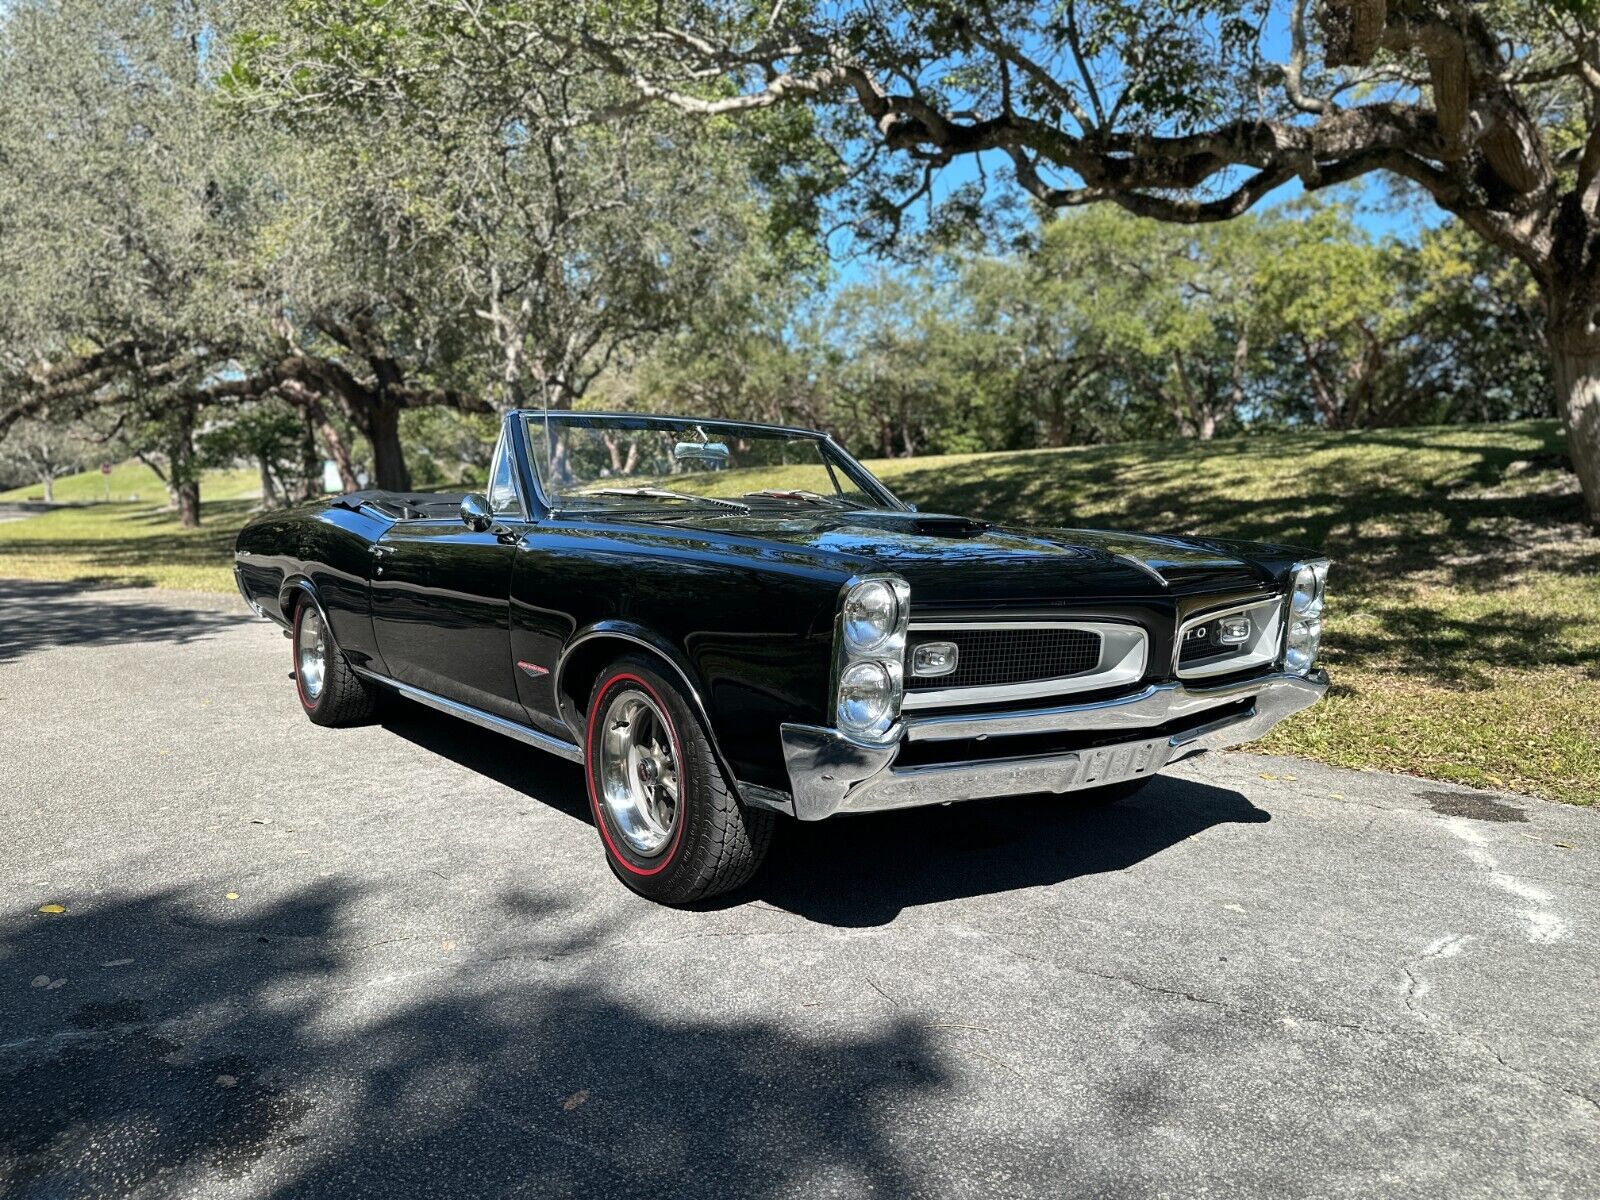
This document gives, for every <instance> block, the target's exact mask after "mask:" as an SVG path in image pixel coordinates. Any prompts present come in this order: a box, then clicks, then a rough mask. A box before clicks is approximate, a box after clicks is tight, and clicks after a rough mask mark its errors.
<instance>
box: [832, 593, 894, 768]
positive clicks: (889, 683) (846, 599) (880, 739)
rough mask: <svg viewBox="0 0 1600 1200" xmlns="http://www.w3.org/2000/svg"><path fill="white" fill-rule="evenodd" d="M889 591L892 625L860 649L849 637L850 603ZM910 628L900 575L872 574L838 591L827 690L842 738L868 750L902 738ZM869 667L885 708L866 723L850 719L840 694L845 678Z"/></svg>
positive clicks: (833, 720) (859, 644) (835, 722)
mask: <svg viewBox="0 0 1600 1200" xmlns="http://www.w3.org/2000/svg"><path fill="white" fill-rule="evenodd" d="M879 589H887V592H888V595H889V597H890V598H891V599H892V604H893V607H892V611H891V613H890V617H891V620H890V622H889V623H888V624H887V628H886V629H885V631H884V632H882V633H881V634H880V635H878V636H876V637H873V638H869V639H867V640H866V641H865V643H863V642H862V641H861V639H859V638H853V637H851V635H850V631H849V621H850V617H849V614H850V612H851V610H852V600H853V599H857V598H859V597H861V596H862V595H863V594H866V595H868V596H871V595H873V594H875V593H879ZM910 623H911V585H910V584H908V583H907V582H906V581H905V580H904V579H901V578H900V577H899V576H898V575H890V574H880V573H873V574H870V575H857V576H853V577H852V578H850V579H849V580H848V581H846V583H845V584H844V586H843V587H842V588H840V589H839V599H838V603H837V605H836V607H835V613H834V629H833V645H834V655H833V672H832V679H831V680H830V685H829V694H830V700H831V703H830V711H831V724H832V725H833V727H834V728H835V729H837V730H838V731H839V732H840V733H841V734H843V735H844V736H845V737H848V738H850V739H852V740H854V741H857V742H862V743H865V744H870V745H883V744H885V743H888V742H892V741H895V740H896V739H897V738H898V737H899V736H900V705H901V701H902V700H903V699H904V698H905V652H906V630H907V628H908V626H909V625H910ZM869 664H870V665H871V666H872V667H873V668H874V669H876V670H877V671H879V672H880V673H881V677H882V678H883V679H884V680H885V681H886V684H885V703H884V704H883V706H882V710H881V711H876V710H875V715H874V716H873V718H872V719H871V720H869V721H866V722H864V723H863V722H860V721H856V720H852V719H850V717H849V715H848V714H847V711H846V697H845V694H844V689H845V686H846V677H847V675H848V674H849V673H850V672H851V671H852V670H855V669H856V668H860V667H863V666H866V665H869Z"/></svg>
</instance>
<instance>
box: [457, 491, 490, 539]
mask: <svg viewBox="0 0 1600 1200" xmlns="http://www.w3.org/2000/svg"><path fill="white" fill-rule="evenodd" d="M461 523H462V524H463V525H465V526H466V527H467V528H468V529H470V530H472V532H473V533H484V532H485V531H487V530H488V528H489V526H491V525H493V524H494V513H493V512H491V511H490V510H489V501H488V499H487V498H485V497H483V496H480V495H479V494H478V493H477V492H468V493H467V494H466V495H465V496H463V497H461Z"/></svg>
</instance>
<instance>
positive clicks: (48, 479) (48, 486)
mask: <svg viewBox="0 0 1600 1200" xmlns="http://www.w3.org/2000/svg"><path fill="white" fill-rule="evenodd" d="M44 502H45V503H46V504H54V503H55V502H56V477H55V476H54V475H52V474H50V472H49V471H46V472H45V473H44Z"/></svg>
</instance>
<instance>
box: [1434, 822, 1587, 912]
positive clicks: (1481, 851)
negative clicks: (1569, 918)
mask: <svg viewBox="0 0 1600 1200" xmlns="http://www.w3.org/2000/svg"><path fill="white" fill-rule="evenodd" d="M1445 827H1446V828H1447V829H1449V830H1450V832H1451V833H1453V834H1455V835H1456V836H1457V837H1458V838H1460V839H1461V840H1462V841H1464V842H1466V843H1467V848H1466V849H1465V850H1464V851H1463V853H1464V854H1465V855H1466V856H1467V857H1468V858H1469V859H1471V860H1472V861H1473V862H1474V863H1476V864H1477V865H1478V866H1480V867H1482V868H1483V869H1484V870H1485V871H1487V872H1488V873H1489V882H1490V883H1492V884H1494V886H1495V887H1497V888H1499V889H1500V890H1501V891H1503V892H1505V893H1506V894H1508V895H1511V896H1515V897H1517V899H1519V900H1526V901H1527V902H1528V904H1529V907H1528V908H1524V909H1520V910H1519V911H1518V914H1517V915H1518V916H1520V917H1521V918H1522V919H1523V920H1524V921H1526V922H1527V925H1528V940H1529V941H1530V942H1534V943H1549V942H1559V941H1561V940H1563V939H1564V938H1567V937H1570V936H1571V932H1572V931H1571V930H1570V929H1568V928H1567V923H1566V922H1565V921H1563V920H1562V919H1561V918H1560V917H1559V916H1557V915H1556V914H1555V913H1553V912H1551V911H1550V907H1549V906H1550V893H1549V892H1546V891H1545V890H1544V889H1542V888H1536V887H1534V886H1533V885H1532V884H1529V883H1523V882H1522V880H1520V879H1518V878H1516V877H1515V876H1514V875H1510V874H1508V873H1506V872H1505V871H1502V870H1501V869H1500V864H1499V863H1498V862H1497V861H1496V860H1495V857H1494V855H1492V854H1490V853H1489V839H1488V838H1486V837H1484V835H1483V832H1482V831H1481V830H1479V829H1478V828H1476V827H1475V826H1474V825H1473V824H1472V823H1471V822H1470V821H1468V820H1466V819H1465V818H1464V817H1451V818H1450V819H1448V820H1447V821H1445Z"/></svg>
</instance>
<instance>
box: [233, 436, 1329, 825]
mask: <svg viewBox="0 0 1600 1200" xmlns="http://www.w3.org/2000/svg"><path fill="white" fill-rule="evenodd" d="M608 419H612V420H615V421H618V422H620V423H621V425H622V427H623V428H627V427H629V426H628V423H629V422H646V423H647V422H649V421H651V420H654V419H653V418H644V417H633V416H626V415H621V416H616V417H612V418H608ZM535 420H537V414H526V413H513V414H511V415H510V416H508V417H507V419H506V422H505V425H504V429H503V432H502V439H501V448H500V451H499V454H500V455H501V456H504V458H505V459H506V460H507V464H508V470H509V472H510V475H511V477H512V478H513V479H514V482H515V490H516V497H515V503H514V504H513V505H511V506H510V507H511V511H499V512H496V513H495V514H494V516H493V522H492V524H491V525H490V527H489V528H485V529H474V528H470V527H469V526H468V525H467V524H466V523H464V521H463V518H462V516H461V513H460V512H459V511H458V509H459V508H460V505H461V502H462V500H463V498H462V497H460V496H432V495H429V496H411V497H400V496H395V495H392V494H387V493H356V494H355V495H353V496H345V497H338V498H335V499H333V500H331V501H327V502H319V503H315V504H312V505H308V506H305V507H302V508H298V509H295V510H292V511H288V512H280V513H273V514H268V515H264V516H261V517H259V518H257V519H255V520H254V521H252V522H251V523H250V524H248V525H247V526H246V527H245V528H244V529H243V531H242V532H241V533H240V534H239V538H238V544H237V552H236V568H235V569H236V574H237V578H238V583H239V588H240V591H241V593H242V594H243V595H244V597H245V599H246V600H247V601H248V602H249V604H250V605H251V607H252V608H254V609H255V610H256V611H257V612H258V613H260V614H261V615H263V616H266V617H269V618H271V619H272V620H274V621H277V622H278V623H280V624H283V625H284V626H285V627H286V628H287V627H288V626H289V624H290V622H291V618H292V613H293V611H294V607H295V605H296V604H299V603H309V604H313V605H315V606H316V608H317V609H318V611H319V612H320V613H321V614H322V618H323V622H324V623H325V625H326V626H327V628H328V629H329V630H330V631H331V635H332V638H333V641H334V642H335V643H336V645H337V647H338V649H339V651H340V652H342V653H343V655H344V656H345V658H346V659H347V661H348V662H349V663H350V665H351V666H352V667H353V668H354V669H355V670H356V671H357V672H358V673H359V674H361V675H362V676H363V677H365V678H367V679H369V680H371V681H374V682H376V683H380V684H383V685H385V686H387V687H389V688H391V689H394V690H396V691H398V692H400V693H401V694H402V695H405V696H408V697H410V698H412V699H415V700H419V701H421V702H423V703H426V704H430V705H432V706H434V707H436V708H439V709H441V710H443V711H445V712H449V713H451V714H453V715H456V716H460V717H464V718H466V719H468V720H472V721H475V722H477V723H479V724H482V725H485V726H488V727H489V728H493V729H497V730H499V731H500V732H503V733H506V734H509V735H511V736H513V737H516V738H519V739H520V740H522V741H524V742H526V743H529V744H531V745H534V746H537V747H539V748H541V749H545V750H548V751H551V752H553V753H557V754H561V755H563V756H565V757H568V758H571V759H574V760H580V759H581V758H582V751H581V750H580V746H581V745H582V742H583V730H584V708H585V705H586V704H587V702H588V699H589V694H590V689H591V686H592V685H593V683H594V681H595V679H596V677H597V675H598V674H599V672H600V671H601V669H602V668H603V667H604V666H605V665H606V664H607V663H608V662H611V661H612V660H614V659H615V658H617V657H618V656H619V655H622V654H625V653H629V652H635V653H643V654H645V655H647V656H649V657H650V658H651V659H652V660H653V661H659V662H660V663H661V664H662V665H663V668H664V673H665V674H667V675H668V676H669V677H670V678H672V679H674V680H677V681H681V684H682V687H683V690H684V692H685V694H686V696H687V698H688V699H689V702H690V704H691V707H692V708H693V710H694V712H695V713H696V714H697V715H698V716H699V718H700V720H701V721H702V723H703V724H704V726H705V728H706V729H707V731H708V732H709V735H710V738H711V742H712V745H713V747H714V749H715V753H716V756H717V760H718V761H719V763H720V764H721V766H722V769H723V772H724V774H725V776H726V777H727V780H728V781H729V782H730V784H731V785H732V786H733V787H734V788H735V789H736V790H737V794H738V796H739V798H740V799H741V800H742V801H743V802H744V803H745V804H746V805H749V806H752V807H756V808H764V809H774V810H777V811H780V812H783V813H787V814H789V815H791V816H794V817H798V818H800V819H807V820H813V819H818V818H822V817H827V816H831V815H833V814H834V813H838V812H851V811H867V810H871V809H878V808H890V807H901V806H905V805H914V804H928V803H940V802H945V801H949V800H964V799H977V798H982V797H986V796H997V795H1005V794H1014V793H1021V792H1039V791H1055V792H1065V791H1072V790H1077V789H1081V788H1089V787H1094V786H1099V785H1104V784H1110V783H1116V782H1123V781H1127V780H1131V779H1137V778H1141V777H1143V776H1146V775H1149V774H1152V773H1154V772H1155V771H1157V770H1159V769H1160V768H1161V767H1162V766H1164V765H1166V764H1167V763H1169V762H1173V761H1176V760H1177V759H1179V758H1182V757H1185V756H1187V755H1189V754H1193V753H1195V752H1197V751H1199V750H1203V749H1208V748H1214V747H1221V746H1227V745H1234V744H1238V743H1240V742H1244V741H1248V740H1250V739H1252V738H1254V737H1257V736H1259V735H1260V734H1261V733H1262V732H1264V731H1265V730H1266V729H1268V728H1270V727H1271V726H1272V725H1273V724H1274V723H1276V722H1277V721H1278V720H1281V719H1282V718H1283V717H1285V716H1287V715H1288V714H1290V713H1292V712H1294V711H1296V710H1298V709H1301V708H1304V707H1305V706H1307V705H1309V704H1311V703H1313V702H1314V701H1315V700H1316V699H1317V698H1318V697H1319V696H1320V695H1321V694H1322V693H1323V691H1324V690H1325V688H1326V686H1327V679H1326V676H1325V675H1324V674H1323V673H1322V672H1321V671H1320V670H1317V669H1315V667H1314V666H1313V665H1312V661H1311V659H1312V657H1313V656H1314V653H1315V642H1314V638H1313V640H1312V643H1311V651H1310V653H1309V654H1302V655H1301V661H1299V662H1297V663H1296V664H1295V668H1296V669H1291V668H1290V666H1289V665H1287V664H1286V637H1287V635H1288V630H1289V627H1290V624H1291V621H1292V620H1293V619H1294V618H1295V611H1296V610H1293V605H1294V604H1298V603H1299V599H1298V597H1297V598H1296V599H1294V600H1291V596H1292V595H1294V588H1295V585H1296V580H1297V578H1299V577H1300V575H1299V573H1300V572H1303V571H1305V570H1307V569H1308V568H1307V564H1308V563H1310V562H1316V563H1318V564H1320V560H1319V559H1316V557H1315V556H1311V555H1306V554H1303V553H1300V552H1297V551H1295V550H1292V549H1289V548H1286V547H1282V546H1270V545H1256V544H1242V543H1235V542H1222V541H1214V540H1209V539H1195V538H1172V537H1158V536H1148V535H1134V534H1124V533H1110V532H1103V531H1090V530H1049V531H1040V530H1028V529H1010V528H1001V527H997V526H993V525H990V524H988V523H985V522H981V521H974V520H970V519H968V518H964V517H959V516H941V515H930V514H922V513H918V512H916V511H914V510H913V509H911V508H910V506H907V505H904V504H902V503H901V502H900V501H898V500H897V499H895V498H894V497H893V496H892V495H891V494H890V493H889V492H888V491H887V489H884V488H883V487H882V485H881V484H879V483H877V481H875V480H873V479H872V478H871V476H870V475H869V474H867V473H866V472H865V469H864V468H860V467H859V464H854V462H853V460H849V459H848V456H847V455H844V451H843V450H841V449H839V448H838V447H837V446H834V445H833V444H832V443H831V442H826V439H822V440H823V441H824V442H825V444H826V445H827V447H829V450H828V453H830V454H832V453H835V452H836V453H837V454H838V455H840V456H843V459H844V460H845V461H846V462H848V463H850V464H851V467H850V469H851V472H852V478H855V475H854V472H855V471H856V470H859V471H860V472H861V476H862V478H861V479H860V483H859V486H860V487H861V488H862V489H863V490H864V491H866V492H867V494H868V495H870V496H871V497H872V498H873V500H874V506H873V507H869V508H858V509H853V510H840V509H831V508H823V507H809V508H808V507H802V506H794V507H785V508H783V509H782V510H781V511H765V510H763V511H749V512H742V511H733V510H731V509H729V510H713V511H697V512H692V513H672V514H656V515H649V514H644V515H640V514H634V515H628V514H614V513H605V512H602V513H582V512H579V513H574V512H570V511H555V510H552V508H551V506H550V504H549V502H548V499H547V497H546V494H545V490H544V488H543V487H542V485H541V481H540V479H539V477H538V470H537V468H538V463H537V462H536V461H535V459H534V456H533V450H532V447H531V446H530V439H531V438H532V436H533V435H532V434H530V429H531V428H535V426H534V425H533V422H534V421H535ZM702 424H703V426H704V427H705V428H708V429H713V430H717V429H723V428H726V429H727V430H730V431H732V432H733V433H734V434H736V433H737V431H738V429H739V428H741V427H739V426H733V425H727V424H726V423H718V422H703V423H702ZM743 428H752V429H753V428H756V427H743ZM768 428H770V427H768ZM792 432H796V433H798V434H800V435H802V436H805V437H816V438H819V439H821V435H814V434H809V433H805V432H804V431H792ZM478 503H482V501H481V500H479V501H478ZM518 510H520V511H518ZM1318 570H1325V564H1321V565H1319V567H1318ZM1319 578H1320V576H1319ZM868 579H885V580H890V581H892V582H893V585H894V587H896V588H898V589H900V592H899V594H900V596H901V611H900V622H901V625H900V638H901V642H900V643H895V644H896V645H901V644H903V643H907V642H909V643H910V644H911V645H913V646H921V645H923V644H924V643H927V642H930V641H932V642H935V643H936V645H935V647H934V651H932V652H930V653H931V654H932V657H933V658H937V657H938V648H939V646H940V645H945V644H948V645H951V646H957V647H958V648H959V644H965V645H967V646H968V647H970V649H969V650H968V651H966V652H964V654H965V657H964V658H962V659H961V660H960V661H962V662H967V663H969V664H971V671H972V672H975V673H971V674H970V676H969V678H970V679H975V680H977V682H976V683H971V682H968V683H967V684H964V685H963V686H959V687H957V686H950V687H943V686H940V685H939V683H938V681H937V680H936V679H935V680H927V679H922V678H920V677H916V678H914V677H913V676H912V675H911V674H910V672H911V671H912V667H911V666H909V665H908V663H907V662H906V655H907V654H910V653H911V651H910V650H903V651H902V652H901V654H900V655H899V657H898V659H897V661H896V662H895V663H894V664H893V667H894V670H895V672H896V673H897V674H898V676H899V678H900V681H901V689H902V690H901V694H900V696H899V698H898V699H897V701H896V704H895V710H896V711H895V713H894V714H893V720H892V722H891V723H890V725H889V727H888V728H887V729H885V730H883V731H882V732H881V733H879V734H874V735H872V736H861V735H859V734H852V733H850V732H848V731H846V730H844V729H842V728H841V727H840V723H839V720H838V705H839V686H840V684H839V676H840V671H841V668H842V664H843V663H844V662H845V657H844V656H843V655H844V652H843V651H842V650H841V642H840V637H841V634H840V614H841V608H842V605H843V604H844V601H845V598H846V597H847V596H848V595H849V594H850V591H851V589H852V587H856V586H859V584H860V581H862V580H868ZM1320 606H1321V597H1320V591H1319V593H1318V595H1317V597H1316V608H1317V610H1318V612H1320ZM1229 614H1238V615H1237V617H1236V618H1234V619H1233V623H1232V624H1229V625H1227V626H1226V627H1224V626H1223V625H1222V624H1220V623H1219V618H1221V617H1224V616H1228V615H1229ZM1319 627H1320V626H1319ZM1295 628H1296V629H1297V630H1298V629H1300V626H1299V625H1296V626H1295ZM1197 630H1198V631H1199V635H1200V636H1201V637H1203V636H1204V635H1205V634H1206V633H1207V632H1208V631H1217V632H1215V634H1214V636H1218V637H1220V636H1223V635H1224V634H1226V635H1227V636H1235V635H1237V636H1240V637H1245V638H1254V639H1255V641H1254V642H1253V643H1251V649H1250V652H1249V653H1248V654H1244V655H1243V657H1237V658H1230V657H1229V654H1223V655H1222V657H1220V658H1217V657H1213V658H1212V659H1209V660H1203V659H1202V658H1201V657H1194V658H1193V659H1192V662H1193V664H1194V665H1193V666H1189V665H1185V664H1189V663H1190V662H1191V655H1190V650H1185V649H1183V645H1184V644H1185V643H1184V640H1183V639H1185V638H1187V639H1188V644H1189V645H1190V647H1191V649H1193V646H1194V643H1195V640H1196V636H1197V635H1196V631H1197ZM1030 647H1045V648H1046V649H1047V650H1048V651H1049V653H1052V654H1065V653H1067V652H1069V651H1070V652H1072V653H1076V652H1077V651H1078V650H1080V649H1082V650H1083V651H1084V653H1085V654H1087V655H1091V656H1092V655H1094V654H1098V655H1099V658H1098V659H1096V660H1095V661H1094V663H1093V665H1092V669H1088V668H1083V662H1087V661H1088V659H1087V658H1085V659H1083V662H1079V664H1078V665H1079V667H1080V669H1077V670H1075V671H1072V672H1069V673H1067V674H1064V675H1061V674H1058V675H1055V676H1050V673H1049V672H1048V671H1045V672H1043V674H1044V675H1045V676H1047V677H1044V678H1032V679H1029V678H1026V677H1025V676H1027V674H1028V672H1029V670H1030V669H1031V668H1030V666H1029V659H1028V654H1029V653H1030V652H1031V651H1030ZM986 648H987V649H986ZM1201 649H1202V650H1203V651H1205V652H1206V653H1216V652H1213V651H1211V650H1210V649H1209V647H1202V648H1201ZM1229 653H1230V654H1231V653H1232V652H1229ZM985 654H990V655H992V661H991V662H990V666H991V667H998V668H1001V669H1003V671H1004V673H1005V678H1006V680H1007V682H1004V683H1000V684H995V683H991V682H985V680H986V679H989V678H991V677H994V678H998V676H994V675H993V673H992V672H991V674H990V675H984V674H983V672H984V670H986V669H988V668H985V667H984V661H983V656H984V655H985ZM975 655H976V656H977V657H976V658H975V657H974V656H975ZM1180 658H1181V659H1182V662H1180ZM919 661H920V659H919ZM1060 661H1063V662H1065V661H1066V659H1064V658H1063V659H1061V660H1060ZM962 669H966V668H962ZM1040 673H1041V672H1040V671H1038V670H1035V671H1034V674H1035V675H1038V674H1040ZM952 678H954V677H953V676H952Z"/></svg>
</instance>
